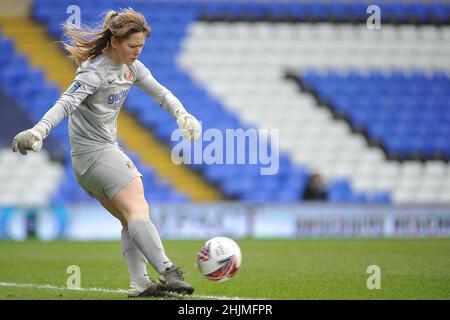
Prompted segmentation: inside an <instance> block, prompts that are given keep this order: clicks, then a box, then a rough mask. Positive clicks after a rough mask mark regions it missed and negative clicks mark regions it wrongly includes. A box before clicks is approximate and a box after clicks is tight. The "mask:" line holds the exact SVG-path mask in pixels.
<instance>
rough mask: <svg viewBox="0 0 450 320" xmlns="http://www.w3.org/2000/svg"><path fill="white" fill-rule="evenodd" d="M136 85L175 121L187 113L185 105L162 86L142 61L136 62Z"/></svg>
mask: <svg viewBox="0 0 450 320" xmlns="http://www.w3.org/2000/svg"><path fill="white" fill-rule="evenodd" d="M136 77H137V78H136V82H135V84H136V85H137V86H138V87H139V88H141V89H142V90H144V91H145V92H147V93H148V94H149V95H150V96H151V97H152V98H153V99H154V100H155V101H156V102H157V103H158V104H159V105H160V106H161V107H162V108H163V109H164V110H166V111H167V112H169V113H170V114H171V115H172V116H173V117H174V118H175V119H176V118H178V116H179V115H181V114H183V113H187V112H186V110H185V108H184V106H183V104H182V103H181V102H180V100H178V98H177V97H175V96H174V95H173V94H172V92H170V91H169V90H168V89H167V88H166V87H164V86H163V85H161V84H160V83H159V82H158V81H156V79H155V78H154V77H153V75H152V74H151V72H150V70H148V68H146V67H145V66H144V65H143V64H142V63H141V62H140V61H136Z"/></svg>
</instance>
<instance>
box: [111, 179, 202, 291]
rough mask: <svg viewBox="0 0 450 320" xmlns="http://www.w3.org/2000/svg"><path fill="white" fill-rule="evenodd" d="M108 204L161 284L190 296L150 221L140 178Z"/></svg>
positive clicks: (188, 289)
mask: <svg viewBox="0 0 450 320" xmlns="http://www.w3.org/2000/svg"><path fill="white" fill-rule="evenodd" d="M111 203H112V205H114V207H116V208H117V209H118V210H119V211H120V212H121V213H122V214H123V216H124V218H125V220H126V222H127V224H128V231H129V233H130V236H131V238H132V239H133V241H134V243H135V244H136V246H137V247H138V248H139V250H140V251H141V252H142V253H143V254H144V256H145V257H146V258H147V260H148V261H149V262H150V263H151V264H152V266H153V267H154V268H155V269H156V270H157V271H158V272H159V273H160V274H161V275H162V277H161V281H162V284H163V285H165V286H166V288H168V289H172V290H174V291H176V292H180V293H189V294H191V293H192V292H193V291H194V289H193V288H192V286H191V285H190V284H188V283H187V282H185V281H184V279H183V276H182V273H181V271H180V270H179V269H178V268H177V267H175V266H173V264H172V262H171V261H170V259H169V258H168V257H167V256H166V254H165V252H164V247H163V245H162V242H161V239H160V237H159V234H158V231H157V230H156V228H155V225H154V224H153V222H152V221H151V220H150V216H149V207H148V204H147V201H146V200H145V196H144V187H143V185H142V180H141V178H140V177H136V178H134V179H133V180H131V181H130V182H129V183H128V184H127V185H126V186H125V187H123V188H122V189H121V190H120V191H118V192H117V193H116V194H115V195H114V196H113V198H112V199H111Z"/></svg>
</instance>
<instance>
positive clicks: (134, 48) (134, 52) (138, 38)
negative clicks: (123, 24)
mask: <svg viewBox="0 0 450 320" xmlns="http://www.w3.org/2000/svg"><path fill="white" fill-rule="evenodd" d="M114 42H115V43H114V44H113V48H114V51H115V56H116V57H117V58H118V60H120V62H121V63H125V64H127V65H130V64H133V62H135V61H136V59H137V58H138V57H139V55H140V54H141V51H142V48H143V47H144V44H145V34H144V33H143V32H137V33H132V34H131V35H130V36H129V37H128V38H126V39H124V40H122V41H114Z"/></svg>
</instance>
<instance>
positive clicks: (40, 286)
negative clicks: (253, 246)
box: [0, 282, 267, 300]
mask: <svg viewBox="0 0 450 320" xmlns="http://www.w3.org/2000/svg"><path fill="white" fill-rule="evenodd" d="M0 287H16V288H36V289H53V290H69V291H93V292H106V293H127V290H123V289H118V290H112V289H103V288H80V289H71V288H65V287H57V286H53V285H50V284H32V283H10V282H0ZM192 297H193V298H198V299H212V300H267V299H262V298H243V297H226V296H203V295H192Z"/></svg>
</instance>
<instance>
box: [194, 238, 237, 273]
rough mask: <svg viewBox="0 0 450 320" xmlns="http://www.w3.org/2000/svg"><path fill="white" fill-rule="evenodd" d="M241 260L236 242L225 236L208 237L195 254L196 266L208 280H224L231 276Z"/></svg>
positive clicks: (235, 271)
mask: <svg viewBox="0 0 450 320" xmlns="http://www.w3.org/2000/svg"><path fill="white" fill-rule="evenodd" d="M241 262H242V254H241V249H240V248H239V246H238V244H237V243H236V242H235V241H234V240H232V239H230V238H226V237H215V238H212V239H209V240H208V241H206V242H205V244H204V245H203V246H202V247H201V249H200V251H199V252H198V254H197V266H198V268H199V270H200V272H201V273H202V274H203V275H204V276H205V277H206V278H207V279H209V280H212V281H217V282H224V281H227V280H229V279H230V278H232V277H233V276H234V275H235V274H236V273H237V271H238V270H239V268H240V266H241Z"/></svg>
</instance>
